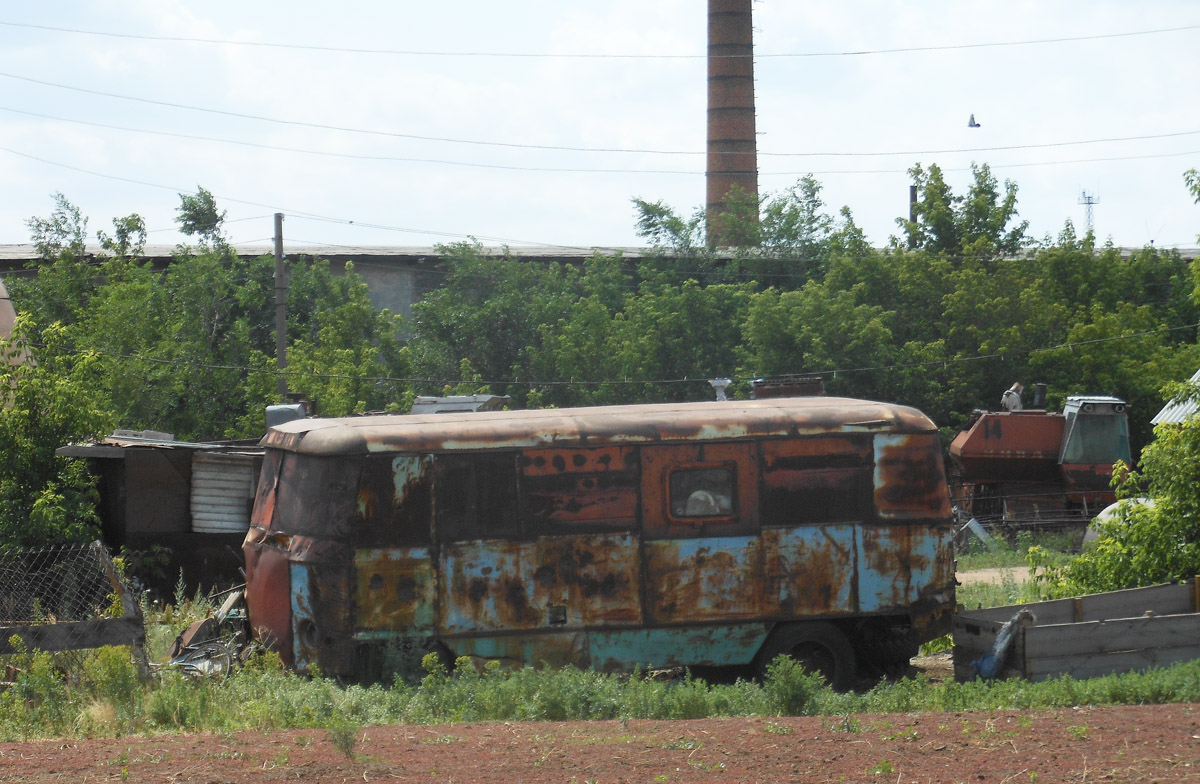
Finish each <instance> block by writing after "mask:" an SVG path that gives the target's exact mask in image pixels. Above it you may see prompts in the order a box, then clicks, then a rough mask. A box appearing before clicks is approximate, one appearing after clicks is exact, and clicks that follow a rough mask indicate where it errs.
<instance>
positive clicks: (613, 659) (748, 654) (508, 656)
mask: <svg viewBox="0 0 1200 784" xmlns="http://www.w3.org/2000/svg"><path fill="white" fill-rule="evenodd" d="M768 630H769V624H766V623H738V624H725V625H721V626H701V627H684V628H673V629H620V630H616V631H590V632H562V633H546V634H528V635H521V636H511V637H470V638H464V639H459V640H453V641H451V643H450V645H451V648H452V649H453V651H454V653H455V655H456V656H475V657H479V658H481V659H498V660H501V661H505V662H508V663H510V664H511V665H513V666H518V667H519V666H522V665H524V664H528V663H531V662H532V663H535V664H546V665H548V666H551V667H561V666H565V665H568V664H570V665H572V666H575V667H590V668H592V669H595V670H599V671H601V672H628V671H629V670H632V669H633V668H635V667H639V666H641V667H645V666H654V667H679V666H686V665H692V666H696V665H730V664H735V665H736V664H747V663H749V662H750V661H751V660H753V658H754V655H755V654H756V653H757V652H758V649H759V648H761V647H762V643H763V640H765V639H766V637H767V632H768Z"/></svg>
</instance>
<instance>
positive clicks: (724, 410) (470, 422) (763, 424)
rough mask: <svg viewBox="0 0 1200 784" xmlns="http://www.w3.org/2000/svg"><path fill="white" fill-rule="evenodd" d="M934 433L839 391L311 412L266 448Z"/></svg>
mask: <svg viewBox="0 0 1200 784" xmlns="http://www.w3.org/2000/svg"><path fill="white" fill-rule="evenodd" d="M880 430H884V431H892V432H903V433H918V432H919V433H931V432H935V431H936V427H935V426H934V424H933V422H932V421H931V420H930V419H929V418H928V417H927V416H925V415H924V414H922V413H921V412H920V411H917V410H916V409H914V408H909V407H907V406H899V405H894V404H890V403H877V402H872V401H868V400H855V399H852V398H835V397H799V398H769V399H765V400H738V401H727V402H716V401H708V402H702V403H661V404H643V405H630V406H597V407H588V408H559V409H536V410H528V411H494V412H475V413H465V414H457V415H456V414H428V415H390V416H366V417H347V418H342V419H303V420H297V421H294V422H288V423H286V424H283V425H279V426H277V427H274V428H272V429H271V430H270V431H268V432H267V435H266V436H265V437H264V438H263V440H262V445H263V446H269V447H274V448H277V449H285V450H289V451H295V452H303V453H307V454H325V455H352V454H366V453H368V452H394V451H406V452H410V451H419V452H442V451H471V450H479V449H495V448H513V449H516V448H529V447H564V446H607V445H614V444H630V443H653V442H662V441H695V440H711V439H719V440H734V439H744V438H761V437H772V436H779V437H784V436H796V435H816V434H824V433H856V432H877V431H880Z"/></svg>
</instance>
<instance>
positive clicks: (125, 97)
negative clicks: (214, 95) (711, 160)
mask: <svg viewBox="0 0 1200 784" xmlns="http://www.w3.org/2000/svg"><path fill="white" fill-rule="evenodd" d="M0 76H3V77H7V78H9V79H16V80H18V81H22V82H30V83H32V84H40V85H42V86H44V87H56V88H58V89H60V90H71V91H73V92H80V93H86V94H88V95H99V96H103V97H105V98H118V99H120V100H123V101H135V102H137V103H145V104H151V105H153V106H166V107H170V108H172V109H186V110H188V111H194V112H205V113H207V114H217V115H221V116H223V117H237V118H238V119H242V120H257V121H259V122H268V123H274V124H277V125H289V126H297V127H301V128H316V129H319V130H324V131H340V132H343V133H358V134H364V135H368V136H383V137H387V138H393V139H414V140H417V141H427V142H447V143H450V144H471V145H477V146H482V147H505V148H509V149H527V150H560V151H564V152H620V153H637V154H653V155H697V154H703V153H692V152H684V151H680V150H639V149H616V148H598V147H570V146H562V145H551V144H519V143H515V142H489V141H481V140H478V139H456V138H452V137H446V136H422V135H419V134H413V133H399V132H395V131H376V130H369V129H365V128H349V127H344V126H340V125H326V124H324V123H313V122H305V121H304V120H283V119H279V118H275V117H264V116H262V115H257V114H245V113H242V112H233V111H227V110H225V109H211V108H207V107H203V106H194V105H191V104H184V103H175V102H172V101H160V100H156V99H154V98H141V97H139V96H136V95H122V94H120V93H110V92H105V91H103V90H91V89H88V88H86V87H75V86H73V85H68V84H61V83H59V82H50V81H46V80H44V79H34V78H32V77H29V76H20V75H17V74H10V73H4V72H0Z"/></svg>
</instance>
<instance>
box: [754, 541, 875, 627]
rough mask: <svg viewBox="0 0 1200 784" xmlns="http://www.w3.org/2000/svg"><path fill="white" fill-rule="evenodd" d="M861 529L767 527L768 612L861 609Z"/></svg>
mask: <svg viewBox="0 0 1200 784" xmlns="http://www.w3.org/2000/svg"><path fill="white" fill-rule="evenodd" d="M854 532H855V527H854V526H849V525H831V526H815V525H814V526H802V527H799V528H770V529H764V530H763V533H762V543H763V552H764V556H765V558H764V564H763V571H762V575H763V586H762V591H763V594H764V598H766V597H772V598H774V599H775V606H774V607H771V606H769V605H766V604H764V608H763V609H764V610H765V611H766V614H768V615H777V616H779V617H780V618H793V617H794V618H802V617H805V616H813V615H838V614H842V613H849V612H854V611H855V610H856V609H857V606H856V605H857V590H856V589H857V575H856V572H855V569H856V566H855V563H856V558H855V555H856V544H855V533H854Z"/></svg>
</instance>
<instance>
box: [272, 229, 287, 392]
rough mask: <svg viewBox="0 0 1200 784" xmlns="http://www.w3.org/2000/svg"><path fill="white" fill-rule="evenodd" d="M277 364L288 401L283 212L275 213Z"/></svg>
mask: <svg viewBox="0 0 1200 784" xmlns="http://www.w3.org/2000/svg"><path fill="white" fill-rule="evenodd" d="M275 366H276V368H277V369H278V370H279V376H278V389H279V401H280V402H281V403H283V402H286V401H287V393H288V384H287V376H286V375H285V374H284V371H285V370H287V270H286V269H284V266H283V213H282V212H277V213H275Z"/></svg>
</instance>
